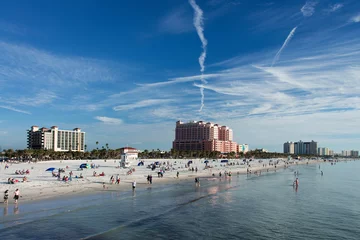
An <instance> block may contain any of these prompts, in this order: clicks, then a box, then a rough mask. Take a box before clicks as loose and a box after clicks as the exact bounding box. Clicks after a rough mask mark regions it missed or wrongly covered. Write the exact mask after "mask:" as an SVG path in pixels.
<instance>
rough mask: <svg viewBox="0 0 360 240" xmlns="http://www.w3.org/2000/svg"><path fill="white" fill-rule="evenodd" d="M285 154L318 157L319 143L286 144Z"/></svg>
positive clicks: (300, 142) (299, 142)
mask: <svg viewBox="0 0 360 240" xmlns="http://www.w3.org/2000/svg"><path fill="white" fill-rule="evenodd" d="M284 153H288V154H296V155H317V153H318V147H317V142H314V141H311V142H303V141H301V140H300V141H298V142H294V143H293V142H286V143H284Z"/></svg>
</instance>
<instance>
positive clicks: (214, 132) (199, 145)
mask: <svg viewBox="0 0 360 240" xmlns="http://www.w3.org/2000/svg"><path fill="white" fill-rule="evenodd" d="M173 149H174V150H178V151H209V152H212V151H218V152H221V153H230V152H237V151H238V145H237V143H236V142H234V141H233V131H232V129H230V128H229V127H227V126H219V125H218V124H214V123H210V122H203V121H192V122H188V123H183V122H181V121H177V122H176V128H175V140H174V141H173Z"/></svg>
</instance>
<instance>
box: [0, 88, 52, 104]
mask: <svg viewBox="0 0 360 240" xmlns="http://www.w3.org/2000/svg"><path fill="white" fill-rule="evenodd" d="M56 98H58V96H57V95H56V94H55V93H53V92H52V91H50V90H49V91H46V90H39V92H38V93H36V94H35V96H34V97H25V96H20V97H19V96H16V97H12V96H10V97H7V98H1V97H0V102H4V103H8V104H11V105H25V106H32V107H36V106H41V105H45V104H48V103H51V102H52V101H53V100H54V99H56Z"/></svg>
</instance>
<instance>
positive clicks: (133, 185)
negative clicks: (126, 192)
mask: <svg viewBox="0 0 360 240" xmlns="http://www.w3.org/2000/svg"><path fill="white" fill-rule="evenodd" d="M135 188H136V181H133V183H132V189H133V191H135Z"/></svg>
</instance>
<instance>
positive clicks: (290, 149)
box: [284, 142, 295, 154]
mask: <svg viewBox="0 0 360 240" xmlns="http://www.w3.org/2000/svg"><path fill="white" fill-rule="evenodd" d="M284 153H287V154H294V153H295V144H294V143H293V142H286V143H284Z"/></svg>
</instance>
